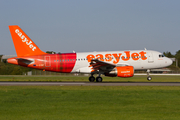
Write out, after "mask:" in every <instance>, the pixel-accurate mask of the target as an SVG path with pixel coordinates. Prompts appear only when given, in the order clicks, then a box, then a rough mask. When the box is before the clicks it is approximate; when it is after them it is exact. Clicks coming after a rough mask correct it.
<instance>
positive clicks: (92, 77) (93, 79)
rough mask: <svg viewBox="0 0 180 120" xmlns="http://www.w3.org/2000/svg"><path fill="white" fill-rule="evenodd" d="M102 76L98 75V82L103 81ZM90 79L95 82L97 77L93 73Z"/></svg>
mask: <svg viewBox="0 0 180 120" xmlns="http://www.w3.org/2000/svg"><path fill="white" fill-rule="evenodd" d="M102 80H103V79H102V77H101V76H98V77H96V82H102ZM89 81H90V82H94V81H95V77H94V76H93V75H91V76H90V77H89Z"/></svg>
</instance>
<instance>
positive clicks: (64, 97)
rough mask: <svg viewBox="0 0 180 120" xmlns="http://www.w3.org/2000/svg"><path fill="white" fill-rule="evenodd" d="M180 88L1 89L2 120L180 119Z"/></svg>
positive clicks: (55, 87)
mask: <svg viewBox="0 0 180 120" xmlns="http://www.w3.org/2000/svg"><path fill="white" fill-rule="evenodd" d="M179 113H180V87H175V86H171V87H167V86H156V87H153V86H0V119H1V120H120V119H122V120H179V119H180V114H179Z"/></svg>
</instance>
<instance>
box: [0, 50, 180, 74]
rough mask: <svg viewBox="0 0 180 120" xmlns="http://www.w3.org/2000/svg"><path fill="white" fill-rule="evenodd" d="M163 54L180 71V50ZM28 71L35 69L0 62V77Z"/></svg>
mask: <svg viewBox="0 0 180 120" xmlns="http://www.w3.org/2000/svg"><path fill="white" fill-rule="evenodd" d="M47 53H50V54H53V53H55V52H53V51H47ZM163 54H164V55H165V56H166V57H169V58H176V60H177V62H178V67H176V62H173V64H172V65H171V66H170V67H169V68H171V69H172V70H179V68H180V50H179V51H177V52H176V54H175V55H173V54H171V52H163ZM1 57H2V55H0V61H1ZM28 71H34V69H32V68H26V67H21V66H18V65H12V64H9V63H6V61H4V62H0V75H25V74H27V72H28Z"/></svg>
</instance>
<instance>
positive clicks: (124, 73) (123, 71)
mask: <svg viewBox="0 0 180 120" xmlns="http://www.w3.org/2000/svg"><path fill="white" fill-rule="evenodd" d="M105 75H106V76H110V77H115V76H117V77H132V76H134V67H133V66H119V67H115V68H114V69H113V70H112V71H110V72H109V73H106V74H105Z"/></svg>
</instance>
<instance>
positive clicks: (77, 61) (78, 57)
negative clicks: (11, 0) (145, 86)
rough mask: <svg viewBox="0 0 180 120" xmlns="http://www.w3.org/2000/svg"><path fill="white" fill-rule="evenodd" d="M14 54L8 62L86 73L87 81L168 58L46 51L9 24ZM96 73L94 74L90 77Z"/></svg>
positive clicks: (128, 72)
mask: <svg viewBox="0 0 180 120" xmlns="http://www.w3.org/2000/svg"><path fill="white" fill-rule="evenodd" d="M9 29H10V33H11V36H12V39H13V42H14V46H15V49H16V53H17V57H14V58H9V59H8V60H7V61H8V63H11V64H15V65H20V66H24V67H30V68H35V69H40V70H46V71H53V72H61V73H89V74H91V76H90V77H89V81H90V82H94V81H95V80H96V82H102V77H101V75H102V74H103V75H105V76H110V77H116V76H117V77H124V78H126V77H132V76H133V75H134V70H147V75H148V77H147V79H148V80H151V79H152V78H151V77H150V76H149V72H150V69H154V68H163V67H166V66H169V65H171V64H172V60H171V59H169V58H167V57H165V56H164V55H163V54H162V53H160V52H156V51H151V50H132V51H130V50H128V51H108V52H81V53H61V54H47V53H45V52H43V51H41V50H40V49H39V48H38V46H37V45H36V44H35V43H34V42H33V41H32V40H31V39H30V38H29V37H28V36H27V35H26V34H25V32H23V30H22V29H21V28H20V27H19V26H17V25H12V26H9ZM94 74H98V77H96V78H95V77H94V76H93V75H94Z"/></svg>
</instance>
